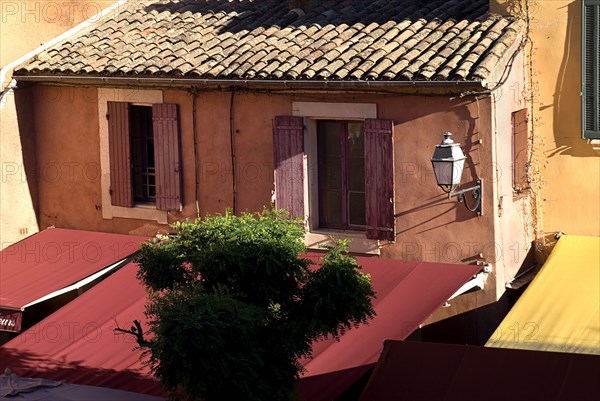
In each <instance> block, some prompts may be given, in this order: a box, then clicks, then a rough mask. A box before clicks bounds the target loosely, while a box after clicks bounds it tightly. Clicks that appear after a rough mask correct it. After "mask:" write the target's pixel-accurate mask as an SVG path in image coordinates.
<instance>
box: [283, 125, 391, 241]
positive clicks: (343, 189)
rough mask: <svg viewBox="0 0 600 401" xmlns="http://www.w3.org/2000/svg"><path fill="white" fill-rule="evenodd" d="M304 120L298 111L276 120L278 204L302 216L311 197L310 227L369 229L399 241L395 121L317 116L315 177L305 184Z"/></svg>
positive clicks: (370, 236) (372, 236)
mask: <svg viewBox="0 0 600 401" xmlns="http://www.w3.org/2000/svg"><path fill="white" fill-rule="evenodd" d="M303 120H304V119H303V118H302V117H298V116H295V117H276V118H275V121H274V152H275V204H276V207H277V208H285V209H288V210H290V211H292V215H294V216H302V215H303V213H304V204H305V199H309V209H310V210H308V213H309V228H311V229H316V230H320V229H335V230H343V231H348V232H363V233H364V234H363V235H364V236H366V237H367V238H368V239H374V240H389V241H393V240H394V238H395V232H394V204H393V199H394V174H393V142H392V139H393V122H392V121H390V120H377V119H362V120H341V119H340V120H332V119H325V118H324V119H311V123H310V124H311V126H313V127H314V128H313V129H314V131H313V137H311V138H309V139H308V143H309V144H310V145H309V149H310V151H309V153H310V154H309V155H308V157H309V168H308V171H309V172H310V174H309V177H306V178H307V179H309V180H311V182H310V183H308V182H307V183H305V179H304V176H303V171H304V139H305V138H304V128H303ZM310 160H312V162H311V161H310ZM311 170H316V171H311ZM305 184H306V185H305ZM305 187H306V188H309V192H310V194H305V189H304V188H305ZM363 238H364V237H363Z"/></svg>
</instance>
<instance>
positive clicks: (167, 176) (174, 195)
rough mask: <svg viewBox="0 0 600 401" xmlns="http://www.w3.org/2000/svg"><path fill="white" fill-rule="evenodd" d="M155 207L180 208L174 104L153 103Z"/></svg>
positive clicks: (179, 167)
mask: <svg viewBox="0 0 600 401" xmlns="http://www.w3.org/2000/svg"><path fill="white" fill-rule="evenodd" d="M152 124H153V127H152V128H153V131H154V163H155V168H156V171H155V174H156V208H157V209H158V210H181V208H182V203H183V199H182V193H181V188H182V168H181V150H180V145H179V144H180V135H179V119H178V109H177V105H176V104H167V103H164V104H153V105H152Z"/></svg>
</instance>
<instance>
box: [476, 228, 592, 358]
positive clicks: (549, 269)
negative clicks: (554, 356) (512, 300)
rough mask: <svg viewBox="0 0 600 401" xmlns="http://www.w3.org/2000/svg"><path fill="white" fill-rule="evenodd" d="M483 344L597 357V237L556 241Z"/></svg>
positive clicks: (577, 237)
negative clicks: (539, 268) (542, 263)
mask: <svg viewBox="0 0 600 401" xmlns="http://www.w3.org/2000/svg"><path fill="white" fill-rule="evenodd" d="M486 346H487V347H500V348H518V349H530V350H544V351H558V352H577V353H584V354H596V355H600V237H580V236H573V235H563V236H562V237H560V239H559V240H558V242H557V243H556V246H555V247H554V249H553V250H552V253H551V254H550V256H549V258H548V260H547V261H546V263H545V264H544V266H543V267H542V269H541V270H540V272H539V273H538V275H537V276H536V278H535V279H534V280H533V281H532V282H531V284H529V287H528V288H527V289H526V290H525V292H524V293H523V295H522V296H521V298H519V300H518V301H517V303H516V304H515V305H514V306H513V308H512V309H511V310H510V312H509V313H508V314H507V315H506V317H505V318H504V320H503V321H502V323H500V325H499V326H498V328H497V329H496V331H495V332H494V334H493V335H492V337H491V338H490V339H489V340H488V342H487V343H486Z"/></svg>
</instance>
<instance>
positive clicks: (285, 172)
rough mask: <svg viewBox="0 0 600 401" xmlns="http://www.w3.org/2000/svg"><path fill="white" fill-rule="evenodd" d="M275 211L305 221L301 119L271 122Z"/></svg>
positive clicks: (294, 118) (286, 118) (278, 118)
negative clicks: (286, 213) (282, 211)
mask: <svg viewBox="0 0 600 401" xmlns="http://www.w3.org/2000/svg"><path fill="white" fill-rule="evenodd" d="M273 151H274V158H275V160H274V161H275V208H277V209H285V210H288V211H289V212H290V215H291V217H300V218H302V219H303V220H304V127H303V122H302V117H294V116H279V117H275V119H274V121H273Z"/></svg>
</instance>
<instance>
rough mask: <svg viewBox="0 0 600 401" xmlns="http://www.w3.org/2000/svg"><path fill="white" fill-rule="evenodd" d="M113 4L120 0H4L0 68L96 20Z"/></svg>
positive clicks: (1, 0) (0, 11)
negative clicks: (71, 30)
mask: <svg viewBox="0 0 600 401" xmlns="http://www.w3.org/2000/svg"><path fill="white" fill-rule="evenodd" d="M113 3H116V0H94V1H54V0H18V1H9V0H0V67H4V66H5V65H7V64H9V63H10V62H12V61H13V60H16V59H18V58H19V57H21V56H23V55H25V54H27V53H28V52H30V51H32V50H33V49H35V48H36V47H38V46H40V45H41V44H43V43H45V42H47V41H49V40H50V39H52V38H54V37H56V36H58V35H60V34H61V33H63V32H66V31H67V30H68V29H70V28H72V27H74V26H75V25H77V24H79V23H81V22H83V21H86V20H93V19H94V16H95V15H96V14H98V13H99V12H100V11H102V10H103V9H105V8H106V7H108V6H110V5H111V4H113ZM115 12H116V11H115Z"/></svg>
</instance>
